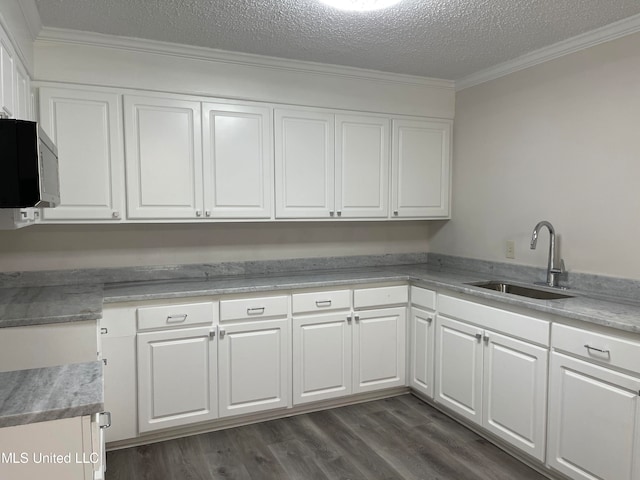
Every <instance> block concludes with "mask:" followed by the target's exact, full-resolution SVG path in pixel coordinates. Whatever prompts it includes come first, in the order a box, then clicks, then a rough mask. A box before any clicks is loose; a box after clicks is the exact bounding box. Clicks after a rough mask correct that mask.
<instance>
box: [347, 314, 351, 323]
mask: <svg viewBox="0 0 640 480" xmlns="http://www.w3.org/2000/svg"><path fill="white" fill-rule="evenodd" d="M347 323H351V315H349V316H348V317H347Z"/></svg>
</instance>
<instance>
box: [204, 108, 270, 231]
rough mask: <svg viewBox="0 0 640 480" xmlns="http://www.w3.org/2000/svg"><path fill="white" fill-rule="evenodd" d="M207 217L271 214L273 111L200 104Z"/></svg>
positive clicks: (258, 216) (257, 216) (259, 216)
mask: <svg viewBox="0 0 640 480" xmlns="http://www.w3.org/2000/svg"><path fill="white" fill-rule="evenodd" d="M202 130H203V135H202V147H203V157H204V203H205V217H213V218H271V214H272V213H271V211H272V208H271V205H272V197H273V187H272V185H273V180H272V178H273V177H272V171H273V148H272V136H273V128H272V122H271V109H270V108H267V107H252V106H245V105H232V104H223V103H204V104H203V105H202Z"/></svg>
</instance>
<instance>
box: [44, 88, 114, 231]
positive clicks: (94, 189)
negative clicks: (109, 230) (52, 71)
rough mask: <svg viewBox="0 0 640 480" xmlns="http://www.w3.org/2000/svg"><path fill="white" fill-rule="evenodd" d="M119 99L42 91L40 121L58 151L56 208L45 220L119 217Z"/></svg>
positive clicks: (60, 90)
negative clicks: (58, 174)
mask: <svg viewBox="0 0 640 480" xmlns="http://www.w3.org/2000/svg"><path fill="white" fill-rule="evenodd" d="M120 101H121V100H120V96H119V95H117V94H114V93H109V92H99V91H90V90H76V89H71V88H50V87H41V88H40V121H41V122H42V127H43V128H44V130H45V131H46V132H47V133H48V134H49V136H50V137H51V138H52V139H53V141H54V142H55V144H56V145H57V147H58V156H59V172H60V205H59V206H58V207H56V208H45V209H43V210H42V218H43V220H45V221H47V220H53V221H56V220H113V221H118V220H120V218H121V217H122V211H123V206H124V205H123V203H124V200H123V195H124V152H123V146H122V123H121V117H122V112H121V107H120Z"/></svg>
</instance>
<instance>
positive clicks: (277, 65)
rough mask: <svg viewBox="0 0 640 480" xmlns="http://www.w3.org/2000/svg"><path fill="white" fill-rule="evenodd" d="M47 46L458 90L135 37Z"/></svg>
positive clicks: (49, 37) (78, 36)
mask: <svg viewBox="0 0 640 480" xmlns="http://www.w3.org/2000/svg"><path fill="white" fill-rule="evenodd" d="M44 43H57V44H75V45H88V46H94V47H106V48H114V49H119V50H128V51H134V52H142V53H152V54H157V55H168V56H174V57H182V58H189V59H194V60H205V61H211V62H220V63H230V64H236V65H245V66H250V67H260V68H271V69H276V70H287V71H291V72H297V73H313V74H316V75H328V76H337V77H343V78H344V77H346V78H353V79H366V80H370V81H378V82H384V83H400V84H403V85H413V86H422V87H431V88H443V89H447V90H453V89H454V88H455V83H454V82H453V80H444V79H439V78H428V77H420V76H416V75H406V74H397V73H388V72H381V71H378V70H367V69H363V68H355V67H346V66H340V65H331V64H325V63H317V62H308V61H302V60H290V59H285V58H278V57H269V56H264V55H255V54H251V53H241V52H231V51H227V50H218V49H213V48H207V47H198V46H192V45H183V44H177V43H170V42H161V41H157V40H146V39H140V38H132V37H120V36H115V35H105V34H101V33H94V32H84V31H79V30H69V29H64V28H52V27H43V28H42V30H40V33H39V35H38V37H37V39H36V45H38V44H44Z"/></svg>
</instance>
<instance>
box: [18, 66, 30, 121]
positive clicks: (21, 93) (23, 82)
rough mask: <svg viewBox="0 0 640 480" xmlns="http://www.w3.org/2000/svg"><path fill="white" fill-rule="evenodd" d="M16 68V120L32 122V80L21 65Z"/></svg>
mask: <svg viewBox="0 0 640 480" xmlns="http://www.w3.org/2000/svg"><path fill="white" fill-rule="evenodd" d="M16 67H17V68H16V95H15V100H16V118H19V119H20V120H31V80H30V79H29V75H27V72H26V71H25V69H24V68H23V67H22V65H21V64H20V63H18V64H17V65H16Z"/></svg>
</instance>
